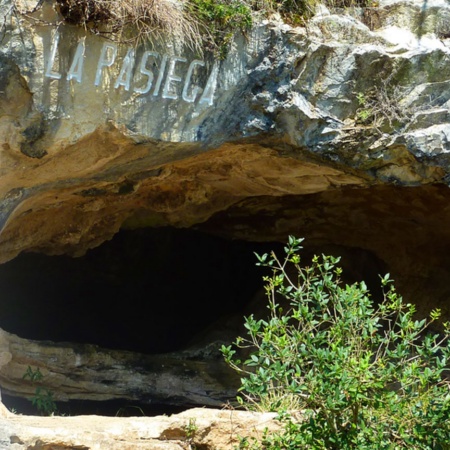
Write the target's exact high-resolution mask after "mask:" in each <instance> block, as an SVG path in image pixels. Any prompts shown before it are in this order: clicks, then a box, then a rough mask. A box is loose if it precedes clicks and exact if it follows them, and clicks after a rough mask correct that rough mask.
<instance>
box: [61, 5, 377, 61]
mask: <svg viewBox="0 0 450 450" xmlns="http://www.w3.org/2000/svg"><path fill="white" fill-rule="evenodd" d="M372 1H373V0H322V1H318V0H281V1H280V0H185V1H177V0H56V3H57V5H58V8H59V11H60V12H61V14H62V16H63V17H64V20H65V21H66V22H68V23H72V24H78V25H82V26H84V27H85V28H86V29H89V30H90V31H92V32H94V33H95V34H99V35H103V36H107V37H109V38H111V39H116V40H120V41H125V42H135V43H136V42H141V41H147V40H150V41H155V39H157V38H158V36H164V35H171V36H173V37H174V38H175V39H177V40H179V41H181V42H183V43H185V44H187V45H188V46H190V47H191V48H193V49H195V50H197V51H202V50H203V49H204V48H206V49H208V50H212V51H213V52H215V53H216V54H218V55H219V56H222V57H223V56H224V55H225V54H226V49H227V47H228V43H229V42H230V40H231V37H232V35H233V34H234V33H235V32H236V31H238V30H240V31H242V32H245V31H246V30H248V29H249V28H250V27H251V26H252V23H253V20H254V17H255V15H259V16H263V17H264V16H265V17H268V16H270V15H272V14H274V13H278V14H280V16H281V17H282V18H283V19H284V20H285V21H286V22H288V23H291V24H295V25H299V24H302V23H304V22H305V21H306V20H308V19H309V18H310V17H312V16H313V15H314V11H315V9H316V7H317V5H318V4H319V3H323V4H325V5H326V6H327V7H329V8H347V7H364V6H369V5H370V4H371V3H372Z"/></svg>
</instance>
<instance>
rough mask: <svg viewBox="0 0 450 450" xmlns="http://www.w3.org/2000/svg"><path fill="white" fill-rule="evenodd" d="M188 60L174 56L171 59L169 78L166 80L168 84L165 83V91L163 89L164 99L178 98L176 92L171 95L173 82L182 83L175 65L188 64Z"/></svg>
mask: <svg viewBox="0 0 450 450" xmlns="http://www.w3.org/2000/svg"><path fill="white" fill-rule="evenodd" d="M186 61H187V60H186V58H179V57H178V56H174V57H172V58H171V59H170V65H169V71H168V72H167V78H166V82H165V83H164V89H163V94H162V98H171V99H173V100H176V99H177V98H178V95H177V94H176V92H174V93H172V94H171V93H170V92H169V91H170V83H171V82H172V81H177V82H180V81H181V77H179V76H178V75H175V64H176V63H177V62H186Z"/></svg>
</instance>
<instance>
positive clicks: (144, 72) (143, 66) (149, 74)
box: [134, 51, 159, 94]
mask: <svg viewBox="0 0 450 450" xmlns="http://www.w3.org/2000/svg"><path fill="white" fill-rule="evenodd" d="M149 56H153V57H154V58H158V56H159V53H156V52H149V51H147V52H144V54H143V55H142V60H141V65H140V66H139V72H141V73H142V75H146V76H147V77H148V80H147V85H146V86H145V88H134V92H137V93H138V94H146V93H147V92H149V91H150V89H151V88H152V83H153V72H152V71H151V70H149V69H147V61H148V58H149Z"/></svg>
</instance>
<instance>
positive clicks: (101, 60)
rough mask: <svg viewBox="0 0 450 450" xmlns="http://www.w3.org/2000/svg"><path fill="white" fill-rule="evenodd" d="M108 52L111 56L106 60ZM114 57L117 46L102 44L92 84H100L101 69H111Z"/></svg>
mask: <svg viewBox="0 0 450 450" xmlns="http://www.w3.org/2000/svg"><path fill="white" fill-rule="evenodd" d="M108 50H109V53H110V54H111V55H110V57H109V58H108ZM116 56H117V45H116V44H113V43H111V42H110V43H104V44H103V48H102V52H101V53H100V58H99V60H98V64H97V72H96V74H95V82H94V84H95V86H98V85H99V84H100V81H101V78H102V71H103V67H111V66H112V65H113V64H114V61H115V60H116Z"/></svg>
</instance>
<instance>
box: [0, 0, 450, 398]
mask: <svg viewBox="0 0 450 450" xmlns="http://www.w3.org/2000/svg"><path fill="white" fill-rule="evenodd" d="M0 15H1V17H2V20H1V23H0V40H1V46H0V140H1V145H0V261H1V262H4V263H6V262H7V261H9V260H12V259H13V258H15V257H16V256H17V255H19V254H20V253H21V252H29V251H33V252H42V253H45V254H49V255H56V254H68V255H72V256H80V255H83V254H85V253H86V251H87V250H88V249H91V248H94V247H96V246H99V245H100V244H101V243H103V242H105V241H106V240H108V239H111V238H112V237H113V236H114V235H115V234H116V233H117V232H118V230H119V229H121V228H127V229H136V228H140V227H162V226H171V227H178V228H195V229H198V230H203V231H207V232H210V233H214V234H216V235H220V236H226V237H230V238H239V239H244V240H253V241H284V239H285V238H286V236H287V235H288V234H295V235H297V236H301V237H305V238H306V239H307V242H308V243H310V244H311V245H312V246H314V247H315V248H318V249H319V250H321V249H324V248H327V247H333V246H335V247H336V246H338V247H339V248H347V249H350V251H351V249H354V248H357V249H361V250H363V251H366V252H369V253H371V254H373V255H375V256H376V257H377V258H378V259H379V260H380V261H382V262H383V263H384V264H385V265H386V267H387V269H388V270H389V271H391V273H392V274H393V276H394V278H395V279H396V280H397V281H398V288H399V291H400V292H402V293H403V294H404V295H405V296H406V297H407V298H408V300H415V301H417V302H418V303H419V312H420V313H425V312H427V311H429V310H430V309H431V308H432V307H440V308H441V309H442V310H443V313H444V317H445V318H450V303H449V300H448V298H449V295H450V288H449V287H448V283H447V282H446V280H447V277H448V276H449V275H450V259H449V256H448V255H449V252H448V249H449V247H450V226H449V225H450V207H449V204H450V203H449V201H450V190H449V183H450V165H449V156H448V155H449V152H450V113H449V105H450V5H449V4H448V2H446V1H444V0H429V1H427V2H424V1H421V0H414V1H409V2H406V1H395V0H380V2H379V4H378V6H376V7H373V8H366V9H364V10H363V9H353V10H345V11H344V10H341V11H329V10H327V9H326V8H319V10H318V12H317V14H316V15H315V16H314V17H313V19H311V20H310V21H309V22H308V23H307V24H306V25H305V26H303V27H292V26H290V25H287V24H286V23H283V22H282V21H281V19H280V18H279V17H276V16H274V17H272V18H271V19H270V20H268V19H267V20H262V21H260V22H258V23H257V24H256V25H255V26H254V27H253V29H252V30H251V32H249V33H247V34H246V35H237V36H236V38H235V40H234V41H233V43H232V47H231V49H230V51H229V53H228V56H227V57H226V58H225V59H224V60H218V59H215V58H214V57H213V56H211V55H210V54H208V53H207V52H204V53H196V52H194V51H193V50H191V49H190V48H188V47H183V46H181V45H180V44H179V43H178V42H177V41H174V40H171V38H170V37H167V40H165V41H164V42H159V43H156V44H154V45H150V44H145V43H144V44H141V45H138V46H134V45H128V44H119V43H117V42H114V41H110V40H107V39H104V38H102V37H100V36H95V35H93V34H92V33H89V32H87V31H86V30H84V29H83V28H82V27H78V26H75V25H70V24H67V23H65V22H63V21H62V18H61V16H60V14H59V12H58V9H57V8H56V6H55V4H54V3H53V2H52V1H50V0H45V1H44V2H42V3H39V4H38V5H36V4H35V3H34V2H27V1H20V2H19V1H18V0H16V1H13V0H4V1H3V2H2V3H1V5H0ZM0 326H1V321H0ZM7 363H9V361H8V362H7ZM7 363H5V364H7ZM5 367H6V366H5ZM10 369H11V366H10ZM5 370H6V369H5ZM4 373H6V372H4ZM16 375H17V374H16ZM11 389H12V388H11Z"/></svg>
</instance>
